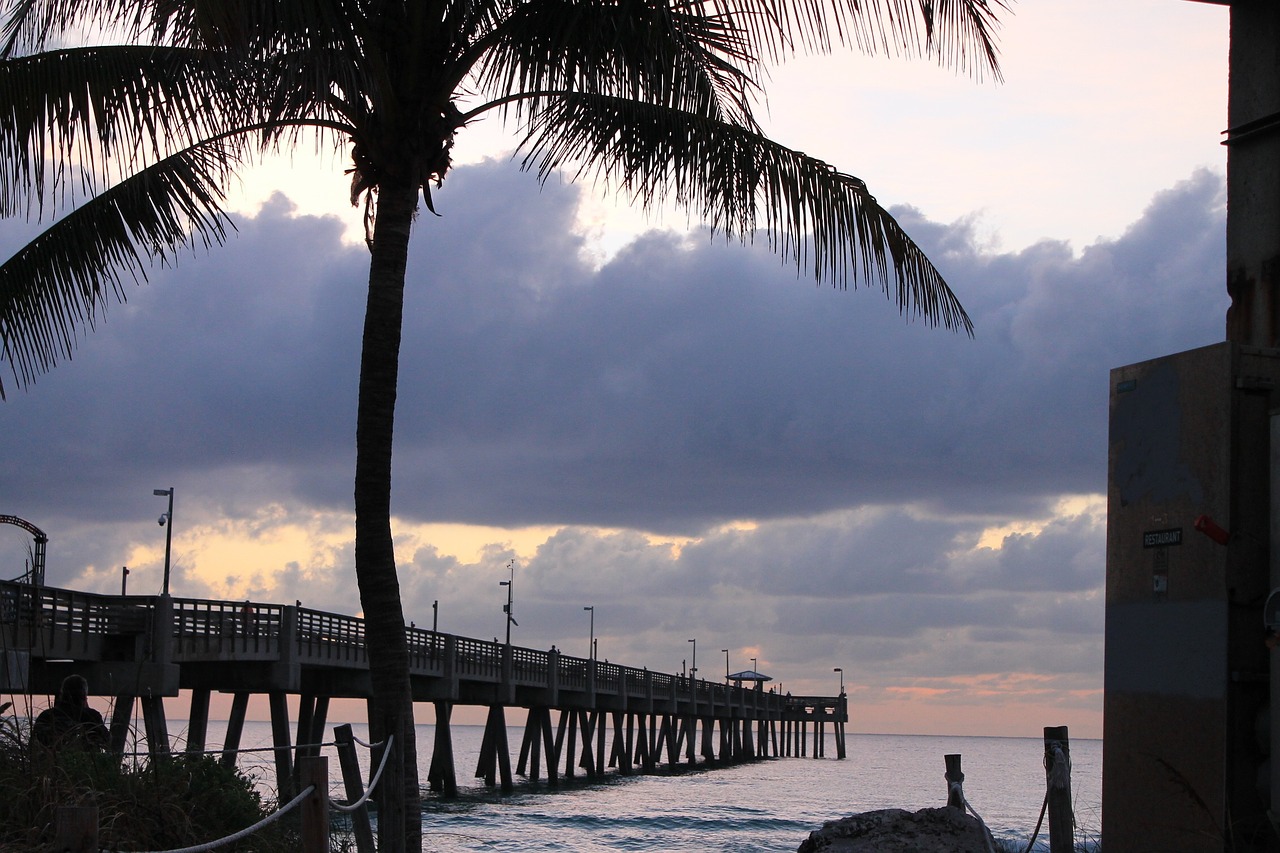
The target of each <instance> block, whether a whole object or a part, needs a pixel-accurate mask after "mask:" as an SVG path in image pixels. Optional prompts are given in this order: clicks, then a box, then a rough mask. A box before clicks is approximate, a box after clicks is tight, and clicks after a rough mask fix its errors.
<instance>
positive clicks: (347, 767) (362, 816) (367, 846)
mask: <svg viewBox="0 0 1280 853" xmlns="http://www.w3.org/2000/svg"><path fill="white" fill-rule="evenodd" d="M333 739H334V742H335V744H336V745H337V748H338V766H339V767H340V768H341V770H342V784H343V786H344V787H345V789H346V792H347V802H349V803H354V802H356V801H357V800H359V799H360V798H361V797H363V796H364V778H363V776H362V775H361V773H360V762H359V760H358V759H357V758H356V739H355V735H354V734H353V733H352V731H351V724H350V723H343V724H342V725H340V726H334V727H333ZM351 830H352V832H353V833H354V834H355V837H356V851H357V853H374V845H373V825H372V824H371V823H370V822H369V809H368V808H367V807H366V806H364V805H361V806H360V807H359V808H358V809H355V810H354V811H352V812H351Z"/></svg>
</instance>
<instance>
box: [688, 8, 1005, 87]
mask: <svg viewBox="0 0 1280 853" xmlns="http://www.w3.org/2000/svg"><path fill="white" fill-rule="evenodd" d="M690 3H691V5H695V6H698V7H707V6H710V7H714V8H715V9H716V10H717V11H718V12H719V13H720V14H722V15H723V16H724V17H726V18H727V19H728V20H729V21H731V22H732V25H733V26H735V27H737V28H739V29H742V30H744V31H747V32H749V33H750V35H751V43H752V45H753V49H755V50H757V51H759V52H760V53H761V54H762V55H763V56H766V57H767V58H769V59H770V60H773V61H778V60H781V59H784V58H785V57H787V56H788V55H791V54H794V53H796V52H820V53H827V52H829V51H830V50H831V49H832V48H833V47H834V46H846V47H855V48H857V49H858V50H861V51H862V52H864V53H867V54H870V55H881V54H884V55H889V56H906V57H917V56H925V57H931V58H934V59H936V60H937V61H938V63H939V64H941V65H947V66H951V67H954V68H957V69H958V70H960V71H962V72H964V73H968V74H972V75H973V76H975V77H977V78H982V77H983V76H985V75H986V74H991V75H992V77H994V78H995V79H996V80H999V79H1000V66H999V61H998V51H997V48H996V30H997V28H998V19H997V17H996V15H997V13H998V12H1000V11H1007V10H1008V8H1009V3H1008V0H710V2H705V3H704V2H699V0H690Z"/></svg>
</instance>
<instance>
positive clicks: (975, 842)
mask: <svg viewBox="0 0 1280 853" xmlns="http://www.w3.org/2000/svg"><path fill="white" fill-rule="evenodd" d="M992 849H993V842H992V841H991V834H990V833H989V832H988V831H987V828H986V827H985V826H983V825H982V823H981V822H980V821H979V820H978V819H977V818H975V817H973V816H971V815H968V814H965V813H964V812H962V811H960V809H954V808H947V807H945V806H944V807H942V808H936V809H921V810H920V811H918V812H909V811H906V810H904V809H881V810H879V811H874V812H863V813H862V814H856V815H853V816H852V817H846V818H841V819H840V820H829V821H827V822H826V823H824V824H823V825H822V829H817V830H814V831H813V832H811V833H809V837H808V838H807V839H805V840H804V842H803V843H802V844H801V845H800V848H799V850H798V851H797V853H818V851H823V853H990V851H991V850H992Z"/></svg>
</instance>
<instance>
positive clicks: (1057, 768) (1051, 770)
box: [1022, 741, 1075, 853]
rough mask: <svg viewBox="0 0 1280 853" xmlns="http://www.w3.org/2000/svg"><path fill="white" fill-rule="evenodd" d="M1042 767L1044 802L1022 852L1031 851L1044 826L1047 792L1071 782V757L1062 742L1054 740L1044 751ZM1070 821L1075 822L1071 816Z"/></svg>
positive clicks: (1062, 787) (1066, 785)
mask: <svg viewBox="0 0 1280 853" xmlns="http://www.w3.org/2000/svg"><path fill="white" fill-rule="evenodd" d="M1050 755H1052V757H1053V766H1052V767H1051V766H1050V765H1049V757H1050ZM1044 767H1045V770H1046V771H1047V773H1048V777H1047V781H1048V783H1049V785H1048V789H1047V790H1046V791H1045V792H1044V802H1043V803H1041V805H1040V817H1039V818H1037V819H1036V828H1035V831H1034V832H1032V833H1031V840H1030V841H1028V842H1027V846H1026V849H1025V850H1023V851H1022V853H1031V849H1032V848H1033V847H1035V844H1036V839H1037V838H1039V837H1040V828H1041V827H1042V826H1044V816H1045V813H1046V812H1047V811H1048V810H1049V792H1050V791H1051V790H1053V789H1054V788H1057V789H1058V790H1062V789H1064V788H1066V787H1068V786H1069V785H1070V784H1071V758H1070V757H1069V756H1068V755H1067V754H1066V752H1065V751H1064V750H1063V748H1062V744H1061V743H1059V742H1057V741H1054V742H1053V744H1052V745H1051V746H1050V747H1049V750H1048V751H1046V752H1045V756H1044ZM1071 823H1072V824H1073V825H1074V824H1075V818H1074V817H1072V819H1071Z"/></svg>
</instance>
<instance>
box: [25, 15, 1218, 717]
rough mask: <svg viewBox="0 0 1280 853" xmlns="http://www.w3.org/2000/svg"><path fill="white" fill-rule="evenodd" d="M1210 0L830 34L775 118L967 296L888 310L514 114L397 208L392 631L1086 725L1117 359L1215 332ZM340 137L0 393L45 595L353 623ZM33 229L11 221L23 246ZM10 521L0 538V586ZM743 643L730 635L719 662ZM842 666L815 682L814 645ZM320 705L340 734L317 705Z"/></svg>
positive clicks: (775, 82)
mask: <svg viewBox="0 0 1280 853" xmlns="http://www.w3.org/2000/svg"><path fill="white" fill-rule="evenodd" d="M1227 23H1228V20H1227V12H1226V10H1225V9H1223V8H1221V7H1218V6H1214V5H1211V4H1201V3H1195V2H1187V0H1126V2H1125V3H1123V4H1117V3H1114V2H1113V0H1039V2H1032V0H1024V2H1021V3H1017V4H1016V5H1015V6H1014V13H1013V14H1012V15H1009V16H1006V17H1005V19H1004V26H1003V29H1002V32H1001V46H1002V56H1003V71H1004V78H1005V80H1004V82H1003V83H1002V84H999V85H996V84H994V83H993V82H991V81H974V80H973V79H970V78H968V77H964V76H959V75H957V74H956V73H955V72H953V71H950V70H947V69H939V68H937V67H936V66H933V65H931V64H929V63H927V62H916V63H908V62H905V61H902V60H895V59H889V58H871V59H867V58H861V57H852V56H849V55H840V56H835V57H826V58H822V59H812V60H803V61H799V62H796V63H793V64H790V65H788V66H784V67H782V68H779V69H776V70H775V71H774V73H773V79H772V82H771V85H770V86H769V88H768V92H769V94H770V100H769V104H768V108H767V112H766V113H765V115H764V118H765V125H766V128H767V130H768V131H769V133H770V134H771V135H772V136H773V137H774V138H775V139H777V140H778V141H780V142H783V143H785V144H788V145H791V146H793V147H796V148H800V149H802V150H804V151H806V152H807V153H809V154H812V155H814V156H817V157H821V158H822V159H824V160H827V161H828V162H831V163H833V164H835V165H837V166H839V167H840V168H841V169H842V170H844V171H847V172H850V173H853V174H855V175H858V176H859V177H861V178H863V179H864V180H866V181H867V183H868V184H869V185H870V187H871V190H872V192H873V193H875V194H876V195H877V197H878V198H879V199H880V201H881V203H882V204H884V205H886V206H888V207H890V208H891V209H892V210H893V212H894V213H895V215H896V216H897V217H898V218H899V221H900V222H901V223H902V224H903V225H904V226H905V227H906V229H907V231H908V233H910V234H911V235H912V236H913V237H914V238H915V239H916V241H917V242H918V243H920V245H921V246H923V247H924V248H925V250H926V251H927V253H928V254H929V256H930V257H931V258H932V259H933V260H934V262H935V264H936V265H937V266H938V267H939V268H940V269H941V271H942V272H943V274H944V276H945V277H946V278H947V280H948V282H949V283H950V284H951V286H952V288H953V289H954V290H955V291H956V293H957V294H958V295H959V297H960V299H961V301H962V303H963V304H964V305H965V307H966V309H967V310H968V312H969V314H970V316H971V317H972V318H973V320H974V324H975V335H974V337H973V339H969V338H967V337H965V336H963V335H956V334H953V333H950V332H947V331H943V330H939V329H931V328H929V327H927V326H926V325H923V324H919V323H911V322H908V321H907V320H905V319H904V318H902V317H901V316H900V315H899V313H898V311H897V310H896V308H895V307H894V306H893V305H892V304H890V303H889V302H888V301H886V299H885V298H884V296H883V294H881V293H880V292H879V291H877V290H876V289H874V288H870V289H867V288H859V289H855V290H850V291H848V292H843V291H838V290H833V289H831V288H830V287H816V286H815V285H814V284H813V283H812V282H811V281H808V280H804V279H799V278H797V276H796V274H795V270H794V268H793V267H789V266H788V265H787V264H786V263H785V262H783V261H781V260H780V259H779V258H777V257H775V256H773V255H771V254H769V253H768V252H767V250H766V249H765V248H764V247H763V245H760V246H747V247H744V246H740V245H737V244H730V245H726V244H724V243H723V242H720V241H718V240H715V239H713V238H712V237H710V236H709V235H708V234H707V233H706V232H705V231H703V230H701V229H700V228H699V227H698V226H697V224H696V223H693V224H689V223H687V221H686V220H685V219H684V217H683V216H682V215H681V214H679V213H672V212H667V213H665V214H663V215H660V216H654V217H645V216H643V215H641V214H640V213H637V212H636V211H634V210H632V209H631V208H629V207H628V206H627V205H626V203H625V201H620V200H618V199H616V198H614V197H613V196H612V195H611V194H610V193H609V192H608V190H607V189H604V188H599V187H593V186H591V185H587V184H579V183H574V182H572V181H570V180H568V179H567V178H564V179H560V178H556V179H553V180H551V181H549V182H548V183H547V184H546V185H544V186H539V184H538V182H537V181H536V180H535V179H534V178H533V177H532V176H529V175H526V174H523V173H521V172H520V171H519V169H518V161H513V160H512V159H511V158H510V149H509V145H510V142H509V140H508V138H507V137H504V136H503V135H502V132H501V128H500V127H498V126H496V125H495V126H493V127H487V126H481V127H477V128H469V129H467V130H466V131H464V132H463V133H462V134H460V136H459V139H458V143H457V144H458V149H457V153H458V158H457V162H458V163H459V165H458V167H457V168H456V169H455V170H454V171H453V172H451V173H450V175H449V177H448V179H447V180H446V182H445V185H444V188H443V189H441V190H439V191H438V192H437V193H436V194H435V199H436V203H437V210H438V211H439V212H440V213H441V214H442V215H441V216H439V217H433V216H430V215H429V214H425V213H424V215H423V216H422V217H420V219H419V220H418V223H417V226H416V231H415V237H414V240H413V244H412V249H411V258H410V270H409V275H408V287H407V291H406V299H407V310H406V323H405V335H404V345H403V347H402V354H401V357H402V366H401V381H400V394H399V401H398V410H397V425H396V447H395V468H394V494H393V509H394V514H395V517H394V523H393V528H394V532H395V536H396V546H397V561H398V568H399V572H400V577H401V587H402V596H403V599H404V605H405V612H406V618H408V619H412V620H414V621H415V622H416V623H417V624H418V626H420V627H422V626H427V625H429V624H430V622H431V618H432V612H433V603H435V602H438V613H439V628H440V630H442V631H448V632H451V633H457V634H462V635H465V636H472V637H494V636H499V635H501V634H502V633H503V630H504V623H503V614H502V610H501V607H502V605H503V604H504V603H505V600H506V590H505V589H504V588H503V587H501V586H499V581H502V580H505V579H507V577H508V566H509V565H510V564H511V561H513V560H514V567H515V568H514V572H515V574H514V578H515V581H514V587H513V596H514V602H515V605H514V613H515V616H516V619H517V620H518V622H519V626H518V627H517V628H514V629H513V635H512V640H513V642H515V643H517V644H520V645H525V646H529V647H533V648H547V647H549V646H551V645H552V644H555V645H557V646H558V647H559V648H560V649H561V650H562V651H563V652H565V653H567V654H577V655H583V656H585V655H586V654H587V651H588V644H589V631H590V626H589V619H590V617H591V614H588V613H586V612H584V611H583V607H586V606H592V607H594V608H595V610H594V630H595V636H596V638H597V639H598V642H599V655H600V657H601V658H606V659H609V660H611V661H613V662H617V663H624V664H629V665H634V666H647V667H649V668H650V669H654V670H664V669H665V670H667V671H680V670H681V669H682V668H684V667H686V666H691V665H692V664H693V660H692V657H693V652H694V645H695V644H693V643H691V642H689V640H696V641H697V643H696V653H697V666H698V668H699V672H700V673H701V674H702V675H704V676H705V677H708V678H715V677H720V676H719V675H718V673H719V672H720V668H721V667H723V666H726V665H727V666H728V667H729V668H730V669H732V670H734V671H737V670H741V669H747V668H749V667H751V666H752V665H753V659H754V661H755V663H756V666H757V668H758V669H760V670H761V671H763V672H764V673H766V674H768V675H770V676H772V677H773V678H774V679H775V680H776V682H778V683H780V684H781V685H782V687H783V689H784V690H788V691H791V692H793V693H796V694H806V693H825V694H832V693H835V692H836V691H837V689H838V684H839V679H840V678H841V677H843V682H844V686H845V689H846V690H847V691H848V693H849V700H850V712H851V723H850V730H851V731H863V732H885V733H930V734H980V735H1025V736H1039V735H1040V733H1041V730H1042V728H1043V727H1044V726H1049V725H1068V726H1070V727H1071V731H1072V734H1073V735H1074V736H1077V737H1098V736H1100V735H1101V731H1102V668H1103V610H1104V601H1103V586H1104V573H1105V528H1106V459H1107V437H1106V436H1107V389H1108V372H1109V371H1110V370H1111V369H1112V368H1114V367H1119V366H1122V365H1126V364H1131V363H1134V362H1137V361H1142V360H1146V359H1149V358H1155V357H1158V356H1162V355H1166V354H1170V353H1174V352H1180V351H1183V350H1186V349H1191V348H1194V347H1197V346H1203V345H1207V344H1211V343H1215V342H1218V341H1220V340H1222V339H1223V337H1224V321H1223V318H1224V315H1225V311H1226V307H1227V298H1226V290H1225V284H1224V280H1225V274H1224V265H1225V250H1224V244H1225V208H1226V198H1225V187H1224V174H1225V149H1223V148H1222V147H1221V146H1220V145H1219V140H1220V135H1219V134H1220V131H1221V130H1222V129H1223V128H1224V127H1225V126H1226V118H1225V116H1226V77H1227V66H1226V63H1227ZM341 170H342V164H341V162H338V161H334V160H333V159H332V158H323V157H322V158H313V157H312V156H311V152H309V151H303V152H301V153H300V154H299V155H298V156H295V157H293V158H291V159H290V160H287V161H280V162H275V163H272V164H268V165H266V166H264V167H262V168H259V169H255V170H253V171H252V172H250V173H249V174H248V175H247V176H246V180H245V183H244V185H243V187H242V188H241V189H240V191H239V193H238V195H237V196H236V199H235V207H236V210H237V211H238V213H237V216H236V221H237V228H238V231H237V235H236V236H235V237H234V238H233V239H232V240H231V241H230V242H229V244H228V245H227V246H225V247H222V248H218V249H214V250H211V251H207V252H206V251H200V252H198V253H195V254H192V255H190V256H184V257H183V258H181V259H180V260H179V262H178V263H177V264H176V266H175V267H174V268H172V269H164V270H157V271H155V272H154V273H153V274H152V276H151V280H150V282H149V283H148V284H146V285H144V286H140V287H138V288H136V289H133V290H131V291H130V292H129V294H128V297H129V298H128V302H127V303H126V304H124V305H118V306H113V307H111V308H110V309H109V310H108V311H107V312H106V315H105V317H104V318H102V321H101V322H100V323H99V325H98V327H97V328H96V329H95V330H93V331H91V332H88V333H85V334H84V335H82V336H81V338H80V341H79V348H78V349H77V351H76V353H75V357H74V359H73V360H72V361H70V362H66V363H63V364H60V365H59V366H57V367H56V368H55V369H54V370H53V371H52V372H50V373H49V374H47V375H45V376H43V377H41V378H40V379H39V380H38V381H37V382H36V383H35V384H34V385H33V386H32V387H30V388H28V389H26V390H17V389H15V388H14V387H13V385H12V384H11V383H10V382H6V390H7V391H8V395H9V396H8V399H7V400H6V401H5V402H3V403H0V442H2V443H3V447H4V452H3V454H0V514H12V515H17V516H20V517H21V518H24V519H26V520H28V521H30V522H32V523H33V524H35V525H37V526H38V527H40V528H41V529H43V530H44V531H45V533H46V534H47V535H48V537H49V544H48V567H47V576H46V582H47V583H48V584H50V585H54V586H62V587H71V588H75V589H80V590H88V591H98V592H104V593H111V592H118V591H119V589H120V583H121V567H123V566H128V568H129V571H130V575H129V579H128V584H129V586H128V590H129V592H130V593H138V594H142V593H155V592H158V591H159V589H160V586H161V578H162V574H163V563H164V544H165V542H164V534H165V531H164V529H162V528H161V527H160V526H159V525H157V523H156V519H157V516H159V514H160V513H161V512H163V511H164V510H165V509H166V504H165V500H164V499H163V498H160V497H156V496H154V495H153V494H152V492H153V490H154V489H157V488H169V487H173V488H174V489H175V509H174V519H173V527H172V530H173V555H172V582H171V585H172V589H173V592H174V594H175V595H178V596H184V597H196V598H200V597H209V598H232V599H241V598H245V597H252V598H255V599H259V600H263V601H279V602H292V601H294V600H295V599H296V600H301V601H302V603H303V604H304V605H305V606H308V607H315V608H319V609H325V610H332V611H335V612H339V613H351V614H354V613H357V612H358V608H359V605H358V598H357V596H356V592H355V582H354V570H353V557H352V537H353V532H352V509H351V504H352V497H351V496H352V476H353V470H354V421H355V404H356V380H357V376H358V367H359V365H358V361H359V336H360V325H361V317H362V308H363V288H364V282H365V279H366V275H367V266H368V254H367V251H366V250H365V249H364V248H363V246H362V245H360V243H359V241H358V239H356V236H357V234H358V228H359V213H358V212H355V211H352V210H351V209H350V208H349V207H348V206H347V205H346V203H345V198H346V192H345V187H344V177H343V176H342V174H341ZM32 233H33V226H31V225H29V224H26V223H21V222H5V223H3V224H0V250H2V251H4V252H5V253H6V254H10V253H12V252H13V251H15V250H16V249H17V248H19V247H20V246H21V245H22V243H23V242H24V241H25V240H26V239H28V238H29V236H30V235H31V234H32ZM29 548H30V539H29V537H28V536H27V534H25V533H24V532H23V531H22V530H20V529H19V528H17V527H12V526H0V566H3V572H4V576H5V577H13V576H17V575H19V574H21V573H22V571H23V570H24V567H25V560H27V559H28V554H29ZM724 649H728V650H729V651H728V659H727V661H726V654H725V652H724V651H723V650H724ZM836 667H839V668H840V669H841V670H842V673H837V672H835V671H834V670H835V668H836ZM336 722H341V721H336Z"/></svg>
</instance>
